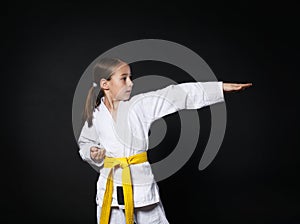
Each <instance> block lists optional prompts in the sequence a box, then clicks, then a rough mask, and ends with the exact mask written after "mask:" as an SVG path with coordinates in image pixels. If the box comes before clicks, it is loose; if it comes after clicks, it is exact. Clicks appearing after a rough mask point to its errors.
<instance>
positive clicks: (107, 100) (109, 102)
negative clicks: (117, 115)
mask: <svg viewBox="0 0 300 224" xmlns="http://www.w3.org/2000/svg"><path fill="white" fill-rule="evenodd" d="M119 102H120V101H118V100H114V99H112V98H111V97H109V96H105V97H104V104H105V106H106V107H107V109H108V110H109V111H111V112H112V111H116V110H117V109H118V106H119Z"/></svg>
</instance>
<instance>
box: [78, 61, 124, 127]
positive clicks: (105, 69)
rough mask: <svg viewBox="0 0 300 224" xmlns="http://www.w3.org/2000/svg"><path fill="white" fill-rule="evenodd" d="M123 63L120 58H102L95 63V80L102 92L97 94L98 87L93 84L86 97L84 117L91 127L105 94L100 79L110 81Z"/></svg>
mask: <svg viewBox="0 0 300 224" xmlns="http://www.w3.org/2000/svg"><path fill="white" fill-rule="evenodd" d="M122 63H124V62H123V61H121V60H120V59H118V58H102V59H101V60H99V61H98V62H97V63H96V64H95V66H94V68H93V82H95V83H96V84H97V86H99V88H100V92H99V94H98V95H97V96H96V92H97V87H94V86H93V85H91V88H90V89H89V92H88V95H87V98H86V102H85V107H84V111H83V117H82V119H83V122H85V121H87V122H88V126H89V127H90V126H92V124H93V112H94V110H95V108H96V107H98V106H99V104H100V103H101V97H102V96H105V94H104V91H103V89H101V86H100V80H101V79H102V78H103V79H106V80H108V81H109V80H110V79H111V76H112V75H113V74H114V72H115V69H116V68H117V66H118V65H120V64H122Z"/></svg>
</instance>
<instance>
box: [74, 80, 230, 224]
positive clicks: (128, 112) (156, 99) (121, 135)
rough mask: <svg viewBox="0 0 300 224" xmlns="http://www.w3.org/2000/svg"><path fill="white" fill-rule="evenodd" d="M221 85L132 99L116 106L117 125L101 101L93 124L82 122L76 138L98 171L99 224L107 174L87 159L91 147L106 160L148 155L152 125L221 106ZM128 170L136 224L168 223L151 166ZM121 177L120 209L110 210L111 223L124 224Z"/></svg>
mask: <svg viewBox="0 0 300 224" xmlns="http://www.w3.org/2000/svg"><path fill="white" fill-rule="evenodd" d="M222 84H223V83H222V82H188V83H181V84H177V85H169V86H167V87H165V88H162V89H159V90H156V91H150V92H147V93H141V94H138V95H135V96H133V97H131V98H130V99H129V100H126V101H120V102H119V105H118V110H117V116H116V121H115V120H114V119H113V117H112V115H111V113H110V112H109V110H108V109H107V107H106V106H105V104H104V102H103V100H104V97H102V98H101V103H100V105H99V106H98V107H97V108H96V109H95V111H94V113H93V116H94V118H93V125H92V126H91V127H88V125H87V122H85V124H84V126H83V128H82V131H81V134H80V136H79V139H78V144H79V148H80V150H79V153H80V155H81V157H82V159H83V160H85V161H87V162H88V163H89V164H91V165H92V166H93V167H94V168H95V167H96V168H97V170H98V172H100V175H99V179H98V182H97V195H96V203H97V211H98V212H97V218H98V223H99V213H100V212H101V206H102V201H103V197H104V193H105V188H106V180H107V177H108V174H109V173H108V172H109V170H110V169H109V168H104V167H103V161H102V162H100V163H96V162H95V161H93V160H92V159H91V157H90V147H92V146H96V147H98V148H105V150H106V156H108V157H117V158H120V157H128V156H132V155H135V154H138V153H142V152H144V151H147V150H148V145H149V142H148V132H149V129H150V126H151V123H152V122H153V121H155V120H157V119H159V118H161V117H163V116H165V115H167V114H171V113H174V112H176V111H179V110H182V109H199V108H201V107H204V106H208V105H212V104H215V103H218V102H223V101H224V95H223V85H222ZM130 170H131V178H132V185H133V186H132V187H133V196H134V208H135V221H136V222H137V224H140V223H142V224H144V222H143V221H141V222H139V220H143V219H144V218H145V219H144V220H147V222H146V223H147V224H148V223H168V221H167V219H166V218H165V213H164V209H163V206H162V204H161V202H160V197H159V189H158V186H157V183H156V182H155V180H154V176H153V174H152V170H151V166H150V164H149V162H144V163H140V164H134V165H131V166H130ZM121 177H122V169H121V168H116V169H114V189H113V196H112V197H113V198H112V204H111V206H116V207H119V209H112V211H111V220H110V223H118V224H119V223H125V215H124V212H123V208H124V206H123V205H119V204H118V201H117V192H116V187H117V186H122V178H121ZM156 203H157V204H156ZM153 204H156V206H154V205H153ZM149 205H153V206H152V209H151V210H149V209H148V210H147V212H143V209H142V208H141V207H144V206H149ZM150 207H151V206H149V207H146V208H150ZM140 211H142V212H140ZM152 212H153V213H156V214H158V216H160V217H158V220H154V221H153V222H151V221H150V217H153V214H152ZM143 216H144V217H143ZM114 217H118V218H117V219H118V220H116V221H115V222H113V220H114V219H115V218H114Z"/></svg>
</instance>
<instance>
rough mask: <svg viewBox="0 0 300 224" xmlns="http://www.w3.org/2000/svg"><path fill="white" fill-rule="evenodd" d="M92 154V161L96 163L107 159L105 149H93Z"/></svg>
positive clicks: (91, 149)
mask: <svg viewBox="0 0 300 224" xmlns="http://www.w3.org/2000/svg"><path fill="white" fill-rule="evenodd" d="M90 154H91V158H92V160H94V161H95V162H100V161H101V160H102V159H103V158H104V157H105V149H103V148H101V149H100V148H97V147H91V148H90Z"/></svg>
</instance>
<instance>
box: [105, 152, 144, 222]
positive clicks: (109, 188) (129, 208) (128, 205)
mask: <svg viewBox="0 0 300 224" xmlns="http://www.w3.org/2000/svg"><path fill="white" fill-rule="evenodd" d="M147 161H148V160H147V152H142V153H139V154H136V155H133V156H130V157H124V158H112V157H105V159H104V167H105V168H110V171H109V175H108V178H107V182H106V189H105V193H104V198H103V203H102V210H101V217H100V223H101V224H108V223H109V216H110V207H111V202H112V193H113V172H112V170H113V168H114V167H116V166H120V167H121V168H122V169H123V170H122V186H123V191H124V202H125V216H126V224H133V223H134V218H133V217H134V216H133V213H134V211H133V208H134V206H133V195H132V184H131V175H130V168H129V165H131V164H138V163H144V162H147Z"/></svg>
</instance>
